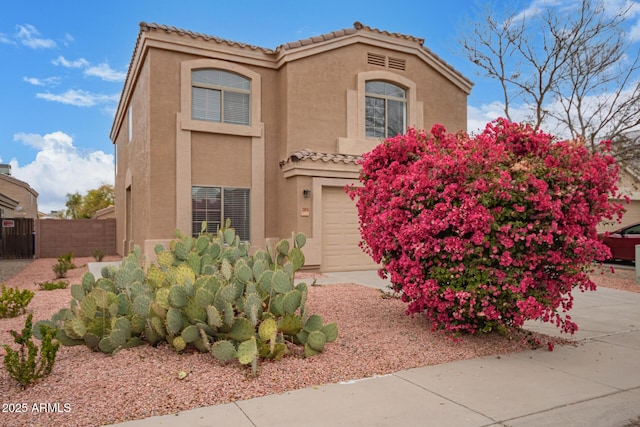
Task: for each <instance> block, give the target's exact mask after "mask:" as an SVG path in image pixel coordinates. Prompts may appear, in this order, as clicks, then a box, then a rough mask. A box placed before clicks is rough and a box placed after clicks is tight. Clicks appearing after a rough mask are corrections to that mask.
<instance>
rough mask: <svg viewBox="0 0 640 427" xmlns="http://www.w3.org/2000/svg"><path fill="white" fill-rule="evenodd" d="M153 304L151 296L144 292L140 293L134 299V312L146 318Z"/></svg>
mask: <svg viewBox="0 0 640 427" xmlns="http://www.w3.org/2000/svg"><path fill="white" fill-rule="evenodd" d="M150 305H151V296H149V295H146V294H143V295H138V296H137V297H136V298H135V299H134V300H133V313H134V314H137V315H138V316H140V317H142V318H144V317H147V316H148V315H149V306H150Z"/></svg>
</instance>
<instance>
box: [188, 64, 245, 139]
mask: <svg viewBox="0 0 640 427" xmlns="http://www.w3.org/2000/svg"><path fill="white" fill-rule="evenodd" d="M207 71H209V72H213V73H219V74H221V75H222V76H221V77H219V79H220V80H224V75H228V76H232V78H236V79H239V80H241V81H242V83H246V84H247V86H248V89H246V88H240V87H235V86H231V85H225V84H223V83H209V82H201V81H194V74H195V73H197V72H207ZM212 77H213V76H212ZM213 79H214V78H212V80H213ZM197 90H199V91H204V92H203V94H204V95H203V96H202V97H201V98H202V99H203V100H204V102H205V103H206V100H207V99H209V98H208V95H213V98H212V99H215V98H218V111H217V113H218V116H217V117H213V115H212V116H211V117H208V116H209V114H208V112H209V109H208V108H205V109H204V113H203V114H202V115H198V116H196V91H197ZM233 94H240V95H242V99H243V101H242V102H241V104H242V105H243V107H244V108H242V112H241V114H242V116H246V120H242V121H239V120H232V119H231V118H229V117H228V110H229V107H231V106H232V101H231V99H232V95H233ZM227 99H229V101H227ZM245 104H246V105H245ZM207 106H208V105H207ZM191 119H192V120H203V121H208V122H215V123H226V124H233V125H240V126H251V79H250V78H248V77H246V76H243V75H242V74H239V73H235V72H232V71H228V70H224V69H220V68H211V67H207V68H195V69H192V70H191ZM243 119H244V117H243Z"/></svg>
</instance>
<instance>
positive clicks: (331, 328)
mask: <svg viewBox="0 0 640 427" xmlns="http://www.w3.org/2000/svg"><path fill="white" fill-rule="evenodd" d="M321 331H322V332H323V333H324V334H325V336H326V337H327V342H334V341H335V340H336V338H338V325H336V324H335V323H327V324H326V325H324V326H323V327H322V329H321Z"/></svg>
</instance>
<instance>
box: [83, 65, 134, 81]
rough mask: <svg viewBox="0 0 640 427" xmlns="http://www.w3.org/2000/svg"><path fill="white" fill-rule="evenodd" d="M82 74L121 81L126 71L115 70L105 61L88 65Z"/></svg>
mask: <svg viewBox="0 0 640 427" xmlns="http://www.w3.org/2000/svg"><path fill="white" fill-rule="evenodd" d="M84 74H85V75H87V76H94V77H100V78H101V79H102V80H106V81H108V82H123V81H124V79H125V78H126V77H127V73H124V72H120V71H115V70H114V69H112V68H111V67H110V66H109V64H108V63H106V62H103V63H102V64H99V65H94V66H92V67H88V68H87V69H86V70H84Z"/></svg>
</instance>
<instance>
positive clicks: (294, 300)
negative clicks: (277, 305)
mask: <svg viewBox="0 0 640 427" xmlns="http://www.w3.org/2000/svg"><path fill="white" fill-rule="evenodd" d="M300 302H302V293H301V292H300V291H298V290H297V289H294V290H292V291H289V292H287V293H286V294H285V295H284V297H283V298H282V309H283V311H284V314H285V315H286V314H293V313H294V312H295V311H296V310H297V309H298V308H299V307H300Z"/></svg>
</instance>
